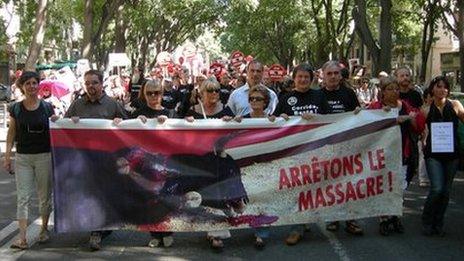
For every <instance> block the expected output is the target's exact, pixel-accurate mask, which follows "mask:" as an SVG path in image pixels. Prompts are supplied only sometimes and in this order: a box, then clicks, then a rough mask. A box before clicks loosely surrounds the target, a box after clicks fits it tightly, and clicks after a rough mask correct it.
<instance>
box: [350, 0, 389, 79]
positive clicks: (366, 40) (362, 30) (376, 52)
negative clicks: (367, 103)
mask: <svg viewBox="0 0 464 261" xmlns="http://www.w3.org/2000/svg"><path fill="white" fill-rule="evenodd" d="M352 14H353V19H354V22H355V30H356V32H357V33H358V36H359V38H360V39H361V43H362V44H364V45H365V46H366V47H367V50H368V51H369V52H370V53H371V58H372V74H373V75H377V74H378V73H379V72H380V70H379V68H380V47H379V46H378V45H377V43H376V42H375V40H374V37H373V36H372V32H371V30H370V29H369V25H368V23H367V18H366V2H365V1H364V0H355V7H354V8H353V12H352ZM390 37H391V36H390Z"/></svg>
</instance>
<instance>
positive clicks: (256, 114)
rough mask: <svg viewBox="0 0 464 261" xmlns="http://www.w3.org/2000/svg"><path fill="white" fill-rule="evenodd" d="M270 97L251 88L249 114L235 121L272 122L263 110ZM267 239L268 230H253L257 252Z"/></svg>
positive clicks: (260, 87) (261, 87) (258, 87)
mask: <svg viewBox="0 0 464 261" xmlns="http://www.w3.org/2000/svg"><path fill="white" fill-rule="evenodd" d="M270 100H271V95H270V94H269V91H268V89H267V88H266V86H264V85H262V84H258V85H256V86H255V87H253V88H251V89H250V90H249V92H248V102H249V103H250V108H251V112H250V113H248V114H245V115H244V116H243V117H242V116H236V117H235V121H238V122H240V121H241V120H242V118H268V119H269V121H271V122H273V121H274V120H275V118H276V117H275V116H272V115H268V114H267V113H266V112H265V111H264V110H265V109H266V108H267V106H268V105H269V101H270ZM268 237H269V228H268V227H260V228H256V229H255V243H254V244H255V247H256V248H257V249H259V250H262V249H264V247H265V246H266V242H265V241H264V240H265V239H267V238H268Z"/></svg>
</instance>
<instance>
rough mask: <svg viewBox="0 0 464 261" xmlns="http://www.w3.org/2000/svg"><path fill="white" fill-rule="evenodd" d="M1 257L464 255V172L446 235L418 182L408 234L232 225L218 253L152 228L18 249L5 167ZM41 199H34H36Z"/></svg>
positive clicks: (34, 225)
mask: <svg viewBox="0 0 464 261" xmlns="http://www.w3.org/2000/svg"><path fill="white" fill-rule="evenodd" d="M0 191H1V193H0V209H1V211H0V260H63V259H66V260H79V259H92V260H96V259H99V260H103V259H121V260H122V259H124V260H127V259H132V260H143V259H156V260H376V261H380V260H421V261H425V260H438V259H439V260H460V259H461V258H462V256H464V247H463V246H464V244H463V243H464V218H463V217H464V175H463V173H462V172H460V173H458V174H457V176H456V178H455V183H454V189H453V192H452V196H451V201H450V204H449V209H448V211H447V214H446V220H445V222H446V225H445V230H446V232H447V234H446V236H445V237H444V238H439V237H425V236H423V235H422V234H421V222H420V214H421V209H422V206H423V203H424V199H425V195H426V193H427V189H426V188H419V187H418V185H417V181H416V182H414V183H413V184H412V185H411V186H410V189H409V191H407V192H406V194H405V208H404V218H403V223H404V226H405V229H406V231H405V233H404V234H402V235H401V234H396V233H392V234H390V235H389V236H387V237H385V236H381V235H380V234H379V233H378V221H377V219H376V218H369V219H364V220H361V221H360V224H361V226H362V227H363V228H364V229H365V234H364V236H360V237H355V236H351V235H348V234H347V233H345V232H344V231H343V225H342V226H341V229H340V231H338V232H336V233H332V232H328V231H326V230H325V228H324V224H313V225H311V232H309V233H306V234H305V236H304V238H303V240H302V241H301V242H300V243H299V244H298V245H296V246H291V247H290V246H286V245H285V244H284V239H285V236H286V233H287V232H288V230H289V228H288V227H276V228H273V229H272V230H271V231H272V234H271V238H270V239H269V240H268V241H267V245H266V248H265V250H263V251H258V250H256V249H254V247H253V232H252V231H251V230H236V231H232V238H231V239H229V240H226V241H225V245H226V247H225V249H224V251H223V252H222V253H214V252H213V251H212V250H211V249H210V248H209V245H208V242H207V241H206V239H205V233H177V234H175V235H174V239H175V242H174V244H173V246H172V247H171V248H149V247H146V245H147V243H148V241H149V238H150V237H149V235H148V233H142V232H134V231H117V232H114V233H113V234H111V235H110V236H109V237H108V238H106V239H105V240H104V241H103V249H102V250H101V251H98V252H90V251H89V250H88V248H87V243H88V242H87V241H88V233H72V234H52V237H51V241H50V242H48V243H46V244H41V245H39V244H33V245H32V246H31V248H30V249H29V250H27V251H13V250H10V249H9V245H10V244H11V243H12V242H13V240H14V237H15V236H16V235H17V233H18V230H17V225H16V222H13V221H14V217H15V212H16V206H15V204H16V192H15V183H14V176H11V175H9V174H8V173H6V172H5V171H4V170H3V169H2V170H1V171H0ZM35 204H36V200H35V199H34V205H35ZM30 216H31V223H30V225H29V227H28V233H29V236H28V240H29V242H30V243H31V242H35V241H36V240H37V237H38V233H39V224H40V223H39V222H38V220H36V218H37V217H38V212H37V207H36V206H34V207H32V208H31V212H30Z"/></svg>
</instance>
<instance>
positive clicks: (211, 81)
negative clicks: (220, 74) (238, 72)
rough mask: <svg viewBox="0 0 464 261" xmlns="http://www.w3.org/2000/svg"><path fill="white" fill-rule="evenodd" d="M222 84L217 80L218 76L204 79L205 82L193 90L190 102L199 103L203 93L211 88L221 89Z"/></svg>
mask: <svg viewBox="0 0 464 261" xmlns="http://www.w3.org/2000/svg"><path fill="white" fill-rule="evenodd" d="M220 88H221V85H220V84H219V82H218V81H217V80H216V77H214V76H212V77H209V78H208V79H206V80H205V81H203V83H202V84H201V85H200V86H199V87H198V89H197V90H193V91H192V96H191V97H190V104H197V103H198V99H199V98H200V97H201V95H202V94H203V93H204V92H205V91H206V90H209V89H220Z"/></svg>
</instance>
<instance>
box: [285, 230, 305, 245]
mask: <svg viewBox="0 0 464 261" xmlns="http://www.w3.org/2000/svg"><path fill="white" fill-rule="evenodd" d="M301 238H302V236H301V234H300V233H298V232H296V231H293V232H292V233H290V235H288V237H287V238H286V239H285V243H286V244H287V245H289V246H294V245H296V244H298V242H300V240H301Z"/></svg>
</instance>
